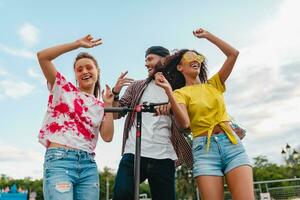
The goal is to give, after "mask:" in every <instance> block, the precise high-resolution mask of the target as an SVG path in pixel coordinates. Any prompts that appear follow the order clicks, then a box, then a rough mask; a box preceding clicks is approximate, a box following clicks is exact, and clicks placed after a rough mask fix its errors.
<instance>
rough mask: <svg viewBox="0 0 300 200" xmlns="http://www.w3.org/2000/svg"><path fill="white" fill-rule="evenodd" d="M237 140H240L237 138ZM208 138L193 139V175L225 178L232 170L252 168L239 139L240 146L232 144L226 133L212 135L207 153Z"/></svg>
mask: <svg viewBox="0 0 300 200" xmlns="http://www.w3.org/2000/svg"><path fill="white" fill-rule="evenodd" d="M236 138H238V137H237V136H236ZM206 145H207V137H206V136H199V137H196V138H194V139H193V160H194V162H193V175H194V177H197V176H224V175H225V174H227V173H228V172H229V171H231V170H232V169H234V168H236V167H239V166H242V165H249V166H251V163H250V160H249V157H248V155H247V153H246V151H245V148H244V146H243V144H242V142H241V141H240V139H238V144H232V143H231V142H230V140H229V139H228V137H227V135H226V134H225V133H219V134H217V135H214V134H213V135H212V136H211V140H210V148H209V150H208V151H207V149H206Z"/></svg>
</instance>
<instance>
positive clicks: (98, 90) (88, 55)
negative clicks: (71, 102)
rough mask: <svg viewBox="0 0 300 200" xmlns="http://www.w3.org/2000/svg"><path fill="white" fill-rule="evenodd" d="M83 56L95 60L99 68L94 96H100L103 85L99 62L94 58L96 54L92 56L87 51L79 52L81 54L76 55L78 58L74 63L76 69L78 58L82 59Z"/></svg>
mask: <svg viewBox="0 0 300 200" xmlns="http://www.w3.org/2000/svg"><path fill="white" fill-rule="evenodd" d="M82 58H88V59H91V60H92V61H93V62H94V64H95V66H96V68H97V71H98V78H97V81H96V83H95V88H94V92H93V94H94V96H95V97H96V98H98V97H99V96H100V90H101V86H100V68H99V65H98V62H97V60H96V59H95V58H94V56H92V55H91V54H89V53H86V52H81V53H79V54H78V55H77V56H76V58H75V61H74V64H73V66H74V69H75V64H76V62H77V61H78V60H80V59H82Z"/></svg>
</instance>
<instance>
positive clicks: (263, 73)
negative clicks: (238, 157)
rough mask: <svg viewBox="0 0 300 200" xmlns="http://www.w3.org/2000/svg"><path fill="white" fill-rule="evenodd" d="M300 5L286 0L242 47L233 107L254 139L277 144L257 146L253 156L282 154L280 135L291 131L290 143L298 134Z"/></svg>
mask: <svg viewBox="0 0 300 200" xmlns="http://www.w3.org/2000/svg"><path fill="white" fill-rule="evenodd" d="M299 5H300V2H299V1H297V0H286V1H282V2H281V6H280V8H279V10H278V12H277V13H276V15H275V16H273V17H272V19H267V20H266V21H262V24H261V25H260V26H259V27H257V28H254V30H256V32H255V37H254V39H253V40H251V44H249V45H248V46H246V47H244V48H243V49H241V50H240V56H239V59H238V62H237V63H236V69H235V70H234V72H233V74H232V77H231V79H230V80H229V81H228V88H229V94H228V98H227V96H226V98H227V100H228V104H229V105H230V106H231V108H230V109H229V111H230V110H231V111H232V112H234V113H235V115H236V116H237V117H236V118H238V119H242V120H241V121H242V123H243V124H244V125H245V126H246V127H248V131H249V137H251V144H250V143H248V144H249V145H250V146H251V145H252V144H253V145H255V144H256V143H259V144H260V145H262V146H263V143H261V141H260V140H262V139H263V140H268V141H270V142H271V143H272V141H273V143H274V145H273V146H272V145H270V146H268V147H267V148H268V151H264V150H262V148H254V149H252V151H251V152H249V154H250V155H252V156H254V155H260V154H265V153H266V154H267V156H268V157H270V158H272V157H273V158H274V152H278V156H280V147H278V146H276V145H275V144H278V141H277V140H278V139H277V138H278V137H280V136H282V135H285V137H284V138H282V139H284V141H282V143H283V145H284V144H285V143H286V142H288V141H289V140H290V138H292V137H294V134H295V133H291V132H290V131H291V130H294V131H295V130H298V131H300V124H299V120H298V118H297V117H296V116H297V115H298V113H299V112H300V101H299V100H300V79H299V78H297V77H299V76H298V75H300V40H299V35H300V23H298V21H297V20H298V19H299V18H300V13H299V12H298V10H297V8H299ZM249 41H250V40H249ZM275 141H277V143H276V142H275ZM271 143H270V144H271ZM298 143H299V142H298ZM296 145H297V144H296ZM278 149H279V150H278ZM277 160H278V158H277Z"/></svg>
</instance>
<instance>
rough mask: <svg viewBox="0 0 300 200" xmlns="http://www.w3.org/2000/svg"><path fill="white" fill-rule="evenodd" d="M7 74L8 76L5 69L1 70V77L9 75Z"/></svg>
mask: <svg viewBox="0 0 300 200" xmlns="http://www.w3.org/2000/svg"><path fill="white" fill-rule="evenodd" d="M7 74H8V72H7V71H6V70H5V69H3V68H0V76H4V75H7Z"/></svg>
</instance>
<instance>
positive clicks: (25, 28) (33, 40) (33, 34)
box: [18, 22, 39, 46]
mask: <svg viewBox="0 0 300 200" xmlns="http://www.w3.org/2000/svg"><path fill="white" fill-rule="evenodd" d="M18 33H19V35H20V37H21V39H22V41H23V42H24V43H25V44H26V45H27V46H33V45H35V44H37V43H38V41H39V30H38V28H36V27H35V26H33V25H32V24H30V23H28V22H26V23H25V24H23V25H22V26H21V27H20V29H19V31H18Z"/></svg>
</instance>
